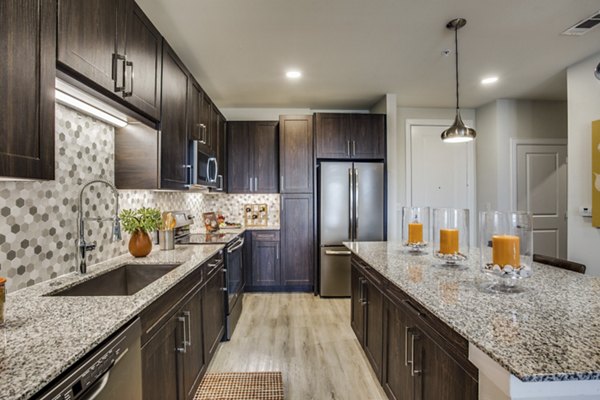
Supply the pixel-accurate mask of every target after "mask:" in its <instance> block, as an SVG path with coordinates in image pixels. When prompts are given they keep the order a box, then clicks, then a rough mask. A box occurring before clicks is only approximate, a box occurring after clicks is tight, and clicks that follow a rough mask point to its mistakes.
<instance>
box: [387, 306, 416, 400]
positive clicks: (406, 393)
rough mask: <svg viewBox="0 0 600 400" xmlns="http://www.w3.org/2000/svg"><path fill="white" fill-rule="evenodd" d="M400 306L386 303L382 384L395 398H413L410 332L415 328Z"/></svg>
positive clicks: (400, 399)
mask: <svg viewBox="0 0 600 400" xmlns="http://www.w3.org/2000/svg"><path fill="white" fill-rule="evenodd" d="M410 324H411V323H410V321H409V320H408V318H407V317H406V315H405V314H404V313H403V311H402V310H401V308H400V307H398V306H397V305H395V304H394V303H393V302H392V301H390V300H387V301H385V305H384V324H383V325H384V340H383V343H384V346H383V354H384V356H383V368H382V373H383V377H382V380H381V382H382V385H383V389H384V390H385V392H386V393H387V395H388V397H389V398H390V399H393V400H404V399H412V398H413V378H412V377H411V374H410V364H409V363H408V362H409V357H410V354H408V353H409V351H410V342H409V341H410V337H409V336H410V332H411V329H414V327H412V326H411V325H410Z"/></svg>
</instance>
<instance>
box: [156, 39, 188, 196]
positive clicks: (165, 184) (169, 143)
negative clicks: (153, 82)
mask: <svg viewBox="0 0 600 400" xmlns="http://www.w3.org/2000/svg"><path fill="white" fill-rule="evenodd" d="M188 79H189V77H188V73H187V70H186V69H185V66H184V65H183V64H182V63H181V61H180V60H179V58H178V57H177V55H176V54H175V53H174V52H173V50H172V49H171V47H169V45H168V44H167V43H166V42H164V44H163V80H162V117H161V142H160V155H161V158H160V173H161V188H163V189H185V186H186V185H187V184H188V183H189V175H190V174H189V165H188V139H187V117H188V114H187V109H188V104H187V101H188V97H187V96H188V89H189V86H188Z"/></svg>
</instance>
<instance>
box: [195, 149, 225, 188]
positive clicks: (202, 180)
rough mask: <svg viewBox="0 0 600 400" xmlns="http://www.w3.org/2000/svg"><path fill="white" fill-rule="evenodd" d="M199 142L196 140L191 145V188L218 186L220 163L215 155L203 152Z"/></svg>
mask: <svg viewBox="0 0 600 400" xmlns="http://www.w3.org/2000/svg"><path fill="white" fill-rule="evenodd" d="M198 144H199V142H198V141H196V140H194V141H192V145H191V152H192V154H191V159H192V181H191V185H190V189H194V188H207V187H208V188H211V187H213V188H214V187H216V186H217V180H218V175H219V164H218V162H217V159H216V158H215V157H212V156H210V155H209V154H206V153H204V152H202V151H201V150H200V149H199V147H198Z"/></svg>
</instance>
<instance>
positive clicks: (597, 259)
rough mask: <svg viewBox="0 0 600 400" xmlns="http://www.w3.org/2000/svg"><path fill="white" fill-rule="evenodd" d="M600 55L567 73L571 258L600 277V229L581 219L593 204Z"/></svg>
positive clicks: (581, 63)
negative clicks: (593, 142)
mask: <svg viewBox="0 0 600 400" xmlns="http://www.w3.org/2000/svg"><path fill="white" fill-rule="evenodd" d="M598 62H600V53H598V54H596V55H594V56H592V57H590V58H587V59H585V60H583V61H581V62H579V63H577V64H575V65H572V66H571V67H569V68H568V69H567V96H568V102H569V104H568V114H569V123H568V130H569V169H568V176H569V193H568V204H569V205H568V207H569V210H568V216H569V219H568V227H569V239H568V249H567V253H568V258H569V259H570V260H573V261H578V262H581V263H583V264H585V265H587V268H588V269H587V271H588V272H586V273H587V274H590V275H596V276H600V229H596V228H593V227H592V225H591V218H583V217H580V216H579V215H578V211H577V209H578V207H579V206H584V205H586V206H589V205H591V204H592V172H591V171H592V159H591V151H590V148H591V131H592V125H591V122H592V121H594V120H598V119H600V81H599V80H597V79H596V78H595V77H594V74H593V71H594V69H595V68H596V65H598Z"/></svg>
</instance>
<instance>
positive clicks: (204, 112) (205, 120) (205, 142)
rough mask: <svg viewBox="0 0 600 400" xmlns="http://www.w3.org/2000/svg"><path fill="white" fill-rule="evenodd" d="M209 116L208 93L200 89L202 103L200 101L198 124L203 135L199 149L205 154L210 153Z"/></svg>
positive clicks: (210, 109)
mask: <svg viewBox="0 0 600 400" xmlns="http://www.w3.org/2000/svg"><path fill="white" fill-rule="evenodd" d="M211 118H212V102H211V101H210V98H209V97H208V95H207V94H206V93H205V92H204V91H203V90H202V103H200V124H201V126H202V129H203V136H202V141H201V143H200V149H201V150H202V151H203V152H205V153H206V154H212V143H211V139H212V137H211V135H212V132H211V129H212V125H211Z"/></svg>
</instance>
